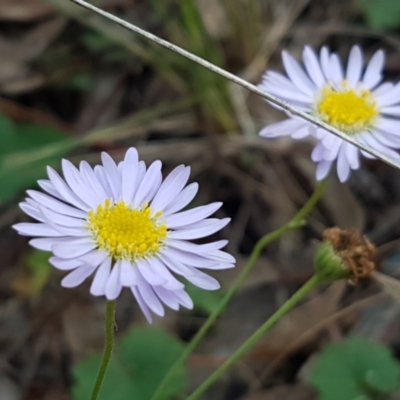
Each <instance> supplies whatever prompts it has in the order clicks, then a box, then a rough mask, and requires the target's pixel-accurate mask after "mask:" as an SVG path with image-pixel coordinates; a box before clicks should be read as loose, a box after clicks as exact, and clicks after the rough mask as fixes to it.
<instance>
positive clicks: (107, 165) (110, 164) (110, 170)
mask: <svg viewBox="0 0 400 400" xmlns="http://www.w3.org/2000/svg"><path fill="white" fill-rule="evenodd" d="M101 159H102V161H103V165H104V171H105V174H106V177H107V180H108V183H109V185H110V188H111V191H112V193H113V197H114V200H115V201H119V200H120V197H121V184H122V183H121V180H122V179H121V174H120V172H119V171H118V167H117V166H116V164H115V162H114V160H113V159H112V158H111V157H110V155H109V154H107V153H105V152H103V153H101Z"/></svg>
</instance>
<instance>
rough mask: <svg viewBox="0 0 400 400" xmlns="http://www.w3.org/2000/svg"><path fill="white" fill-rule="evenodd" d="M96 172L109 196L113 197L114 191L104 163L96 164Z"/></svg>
mask: <svg viewBox="0 0 400 400" xmlns="http://www.w3.org/2000/svg"><path fill="white" fill-rule="evenodd" d="M94 173H95V174H96V176H97V179H98V180H99V182H100V183H101V185H102V186H103V188H104V191H105V192H106V194H107V198H112V197H113V191H112V189H111V186H110V183H109V182H108V179H107V174H106V171H105V169H104V167H103V166H102V165H96V166H95V167H94Z"/></svg>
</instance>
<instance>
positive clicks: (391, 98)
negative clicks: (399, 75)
mask: <svg viewBox="0 0 400 400" xmlns="http://www.w3.org/2000/svg"><path fill="white" fill-rule="evenodd" d="M376 97H377V100H378V103H379V106H381V107H382V106H391V105H392V104H397V103H398V102H399V100H400V82H399V83H397V84H396V85H394V86H393V89H391V90H389V91H387V92H384V93H383V94H380V95H376Z"/></svg>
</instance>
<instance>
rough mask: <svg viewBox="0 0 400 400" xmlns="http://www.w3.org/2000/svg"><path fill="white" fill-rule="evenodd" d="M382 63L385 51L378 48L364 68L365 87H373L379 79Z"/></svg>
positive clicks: (380, 77)
mask: <svg viewBox="0 0 400 400" xmlns="http://www.w3.org/2000/svg"><path fill="white" fill-rule="evenodd" d="M384 63H385V53H384V52H383V51H382V50H378V51H377V52H375V54H374V55H373V56H372V58H371V60H370V62H369V63H368V65H367V68H366V69H365V73H364V77H363V85H364V86H365V87H366V88H367V89H373V88H374V87H375V86H376V85H377V84H378V83H379V82H380V81H381V79H382V69H383V65H384Z"/></svg>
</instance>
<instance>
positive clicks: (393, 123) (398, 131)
mask: <svg viewBox="0 0 400 400" xmlns="http://www.w3.org/2000/svg"><path fill="white" fill-rule="evenodd" d="M376 127H377V128H378V129H381V130H382V131H385V132H388V133H391V134H393V135H400V121H397V120H393V119H390V118H384V117H380V118H379V119H378V121H377V122H376Z"/></svg>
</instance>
